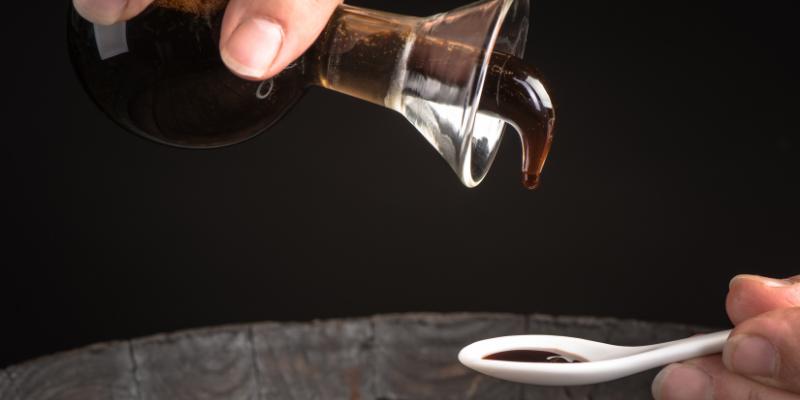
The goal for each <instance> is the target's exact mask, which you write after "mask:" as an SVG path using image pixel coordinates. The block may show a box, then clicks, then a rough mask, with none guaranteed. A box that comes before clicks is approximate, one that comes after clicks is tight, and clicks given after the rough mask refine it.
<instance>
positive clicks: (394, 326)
mask: <svg viewBox="0 0 800 400" xmlns="http://www.w3.org/2000/svg"><path fill="white" fill-rule="evenodd" d="M705 331H707V329H703V328H697V327H690V326H684V325H677V324H654V323H645V322H638V321H626V320H616V319H598V318H580V317H551V316H545V315H529V316H525V315H512V314H399V315H385V316H376V317H372V318H362V319H351V320H329V321H315V322H310V323H273V322H266V323H259V324H251V325H237V326H223V327H219V328H211V329H199V330H191V331H184V332H178V333H173V334H166V335H155V336H151V337H146V338H142V339H134V340H130V341H121V342H112V343H104V344H99V345H94V346H90V347H87V348H83V349H79V350H74V351H70V352H66V353H61V354H57V355H53V356H49V357H45V358H41V359H37V360H33V361H29V362H27V363H24V364H21V365H17V366H12V367H10V368H7V369H5V370H0V399H2V400H39V399H42V400H44V399H49V400H56V399H64V400H67V399H69V400H72V399H74V400H78V399H80V400H93V399H109V400H111V399H113V400H162V399H163V400H183V399H201V400H216V399H219V400H222V399H225V400H237V399H242V400H245V399H247V400H268V399H349V400H369V399H375V400H395V399H419V400H424V399H437V400H442V399H520V400H523V399H525V400H532V399H548V400H559V399H586V400H589V399H591V400H600V399H619V398H624V399H649V398H651V397H650V381H651V380H652V378H653V376H654V375H655V373H656V372H657V371H655V370H654V371H648V372H645V373H641V374H638V375H636V376H632V377H629V378H625V379H621V380H618V381H615V382H610V383H606V384H600V385H594V386H583V387H570V388H563V387H537V386H525V385H519V384H514V383H508V382H504V381H500V380H497V379H494V378H490V377H487V376H483V375H480V374H477V373H474V372H472V371H470V370H467V369H466V368H464V367H463V366H461V364H459V362H458V360H457V358H456V356H457V354H458V351H459V350H460V349H461V348H462V347H463V346H465V345H467V344H469V343H472V342H473V341H476V340H480V339H485V338H488V337H493V336H501V335H511V334H522V333H537V334H560V335H571V336H580V337H584V338H587V339H592V340H600V341H604V342H607V343H612V344H619V345H641V344H649V343H655V342H660V341H666V340H672V339H678V338H682V337H686V336H690V335H693V334H695V333H699V332H705Z"/></svg>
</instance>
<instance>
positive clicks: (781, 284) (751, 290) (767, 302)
mask: <svg viewBox="0 0 800 400" xmlns="http://www.w3.org/2000/svg"><path fill="white" fill-rule="evenodd" d="M796 306H800V275H798V276H795V277H793V278H789V279H771V278H764V277H761V276H756V275H738V276H736V277H734V278H733V279H732V280H731V284H730V290H729V291H728V298H727V300H726V309H727V310H728V316H729V317H730V319H731V321H732V322H733V323H734V325H737V324H739V323H740V322H742V321H744V320H747V319H750V318H753V317H755V316H757V315H759V314H763V313H765V312H767V311H772V310H777V309H779V308H787V307H796Z"/></svg>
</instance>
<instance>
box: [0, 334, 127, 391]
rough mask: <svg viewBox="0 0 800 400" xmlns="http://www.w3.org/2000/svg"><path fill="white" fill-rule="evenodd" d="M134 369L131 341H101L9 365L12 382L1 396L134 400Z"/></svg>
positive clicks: (9, 375)
mask: <svg viewBox="0 0 800 400" xmlns="http://www.w3.org/2000/svg"><path fill="white" fill-rule="evenodd" d="M132 372H133V368H132V363H131V357H130V349H129V347H128V345H127V343H125V342H116V343H107V344H99V345H94V346H90V347H88V348H85V349H81V350H77V351H70V352H67V353H63V354H60V355H58V356H55V357H47V358H43V359H39V360H34V361H31V362H27V363H24V364H21V365H19V366H16V367H11V368H9V369H8V370H7V371H6V376H7V378H10V379H9V380H10V385H9V388H7V390H6V393H3V392H0V393H2V394H3V396H2V397H0V398H2V399H3V400H5V399H7V398H8V399H13V400H55V399H60V400H85V399H115V400H117V399H119V400H134V399H136V395H137V393H136V387H135V385H134V384H133V379H132ZM6 396H8V397H6Z"/></svg>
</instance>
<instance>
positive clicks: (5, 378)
mask: <svg viewBox="0 0 800 400" xmlns="http://www.w3.org/2000/svg"><path fill="white" fill-rule="evenodd" d="M0 399H11V376H10V375H9V374H8V371H6V370H2V371H0Z"/></svg>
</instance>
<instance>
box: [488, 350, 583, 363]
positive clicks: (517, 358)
mask: <svg viewBox="0 0 800 400" xmlns="http://www.w3.org/2000/svg"><path fill="white" fill-rule="evenodd" d="M483 359H484V360H498V361H514V362H534V363H579V362H585V361H586V360H583V359H581V358H578V357H576V356H566V355H564V354H559V353H553V352H549V351H544V350H509V351H501V352H499V353H493V354H489V355H488V356H485V357H483Z"/></svg>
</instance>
